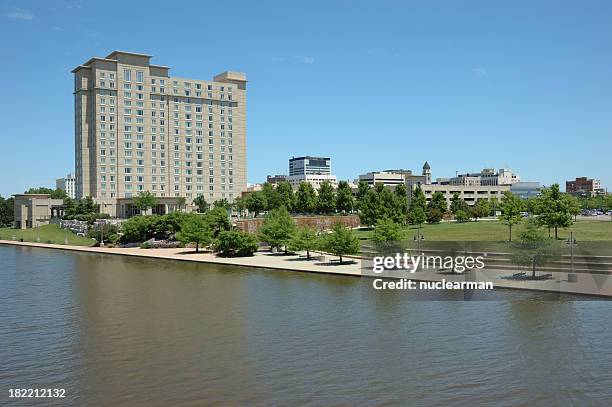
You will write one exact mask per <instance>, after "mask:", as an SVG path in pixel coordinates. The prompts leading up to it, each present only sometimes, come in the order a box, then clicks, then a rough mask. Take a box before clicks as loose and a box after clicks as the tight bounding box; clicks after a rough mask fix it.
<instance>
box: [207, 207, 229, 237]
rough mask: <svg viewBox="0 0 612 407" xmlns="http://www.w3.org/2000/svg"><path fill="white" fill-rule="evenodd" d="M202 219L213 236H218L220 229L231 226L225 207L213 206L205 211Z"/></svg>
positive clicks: (226, 228) (227, 228)
mask: <svg viewBox="0 0 612 407" xmlns="http://www.w3.org/2000/svg"><path fill="white" fill-rule="evenodd" d="M204 220H205V221H206V223H207V224H208V227H209V228H210V230H211V232H212V236H213V237H214V238H216V237H217V236H219V233H221V232H222V231H224V230H230V229H231V228H232V222H231V221H230V218H229V215H228V213H227V209H226V208H224V207H222V206H215V207H214V208H212V209H211V210H209V211H208V212H206V214H204Z"/></svg>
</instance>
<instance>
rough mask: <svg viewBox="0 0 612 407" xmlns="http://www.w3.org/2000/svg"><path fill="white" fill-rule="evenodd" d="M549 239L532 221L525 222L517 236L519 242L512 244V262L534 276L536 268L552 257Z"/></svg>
mask: <svg viewBox="0 0 612 407" xmlns="http://www.w3.org/2000/svg"><path fill="white" fill-rule="evenodd" d="M551 243H552V242H551V240H550V238H548V237H546V236H545V235H544V234H543V233H542V232H541V231H540V230H539V229H538V227H537V223H536V222H533V221H529V222H527V225H526V227H525V229H524V230H523V231H522V232H521V233H520V234H519V241H518V242H516V243H514V244H513V254H512V261H513V263H514V264H516V265H519V266H527V267H530V268H531V270H532V277H535V276H536V267H539V266H543V265H545V264H546V263H548V262H549V261H550V259H551V258H552V256H553V251H552V244H551Z"/></svg>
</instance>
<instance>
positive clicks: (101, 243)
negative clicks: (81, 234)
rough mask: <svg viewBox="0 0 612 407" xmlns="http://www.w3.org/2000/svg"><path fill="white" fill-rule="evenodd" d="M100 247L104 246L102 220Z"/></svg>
mask: <svg viewBox="0 0 612 407" xmlns="http://www.w3.org/2000/svg"><path fill="white" fill-rule="evenodd" d="M100 247H104V222H102V225H101V226H100Z"/></svg>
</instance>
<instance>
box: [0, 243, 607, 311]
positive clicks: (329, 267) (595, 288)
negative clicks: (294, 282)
mask: <svg viewBox="0 0 612 407" xmlns="http://www.w3.org/2000/svg"><path fill="white" fill-rule="evenodd" d="M0 245H6V246H19V247H34V248H43V249H55V250H65V251H72V252H81V253H96V254H113V255H121V256H131V257H143V258H149V259H165V260H178V261H189V262H197V263H204V264H217V265H227V266H237V267H248V268H258V269H264V270H275V271H284V272H307V273H317V274H328V275H340V276H347V277H367V278H371V279H374V278H387V279H402V278H409V279H412V280H416V281H432V282H434V281H441V280H442V279H446V280H448V281H465V278H466V274H458V275H448V274H440V273H436V272H429V271H425V272H417V273H413V274H408V275H407V274H406V273H405V272H397V273H395V274H394V273H393V272H390V273H387V274H386V275H384V276H382V275H377V274H370V273H363V272H362V261H361V260H359V259H352V258H351V260H352V262H351V263H343V264H338V263H329V262H326V263H321V262H319V261H318V260H314V259H311V260H306V259H305V258H304V257H302V256H300V255H284V254H273V253H262V252H258V253H256V254H255V255H254V256H252V257H218V256H216V255H214V254H212V253H207V252H200V253H197V254H196V253H195V251H194V250H193V249H188V248H178V249H140V248H106V247H91V246H72V245H58V244H49V243H36V242H16V241H10V240H0ZM330 257H331V258H336V256H329V255H326V258H330ZM509 274H512V272H511V271H509V270H507V269H506V270H493V269H483V270H480V271H475V272H473V273H471V275H470V277H473V278H474V280H472V281H491V282H493V285H494V289H515V290H525V291H539V292H544V293H557V294H571V295H580V296H589V297H599V298H609V299H612V278H611V277H612V276H608V275H603V274H584V273H583V274H581V275H580V278H579V282H575V283H570V282H568V281H567V273H564V272H555V273H554V274H553V275H554V278H553V279H551V280H543V281H515V280H504V277H505V276H507V275H509Z"/></svg>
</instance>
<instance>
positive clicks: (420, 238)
mask: <svg viewBox="0 0 612 407" xmlns="http://www.w3.org/2000/svg"><path fill="white" fill-rule="evenodd" d="M414 240H415V241H416V242H417V254H419V253H420V252H421V240H425V236H423V235H422V234H421V224H420V223H419V228H418V229H417V234H416V236H414Z"/></svg>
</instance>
